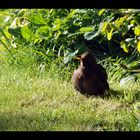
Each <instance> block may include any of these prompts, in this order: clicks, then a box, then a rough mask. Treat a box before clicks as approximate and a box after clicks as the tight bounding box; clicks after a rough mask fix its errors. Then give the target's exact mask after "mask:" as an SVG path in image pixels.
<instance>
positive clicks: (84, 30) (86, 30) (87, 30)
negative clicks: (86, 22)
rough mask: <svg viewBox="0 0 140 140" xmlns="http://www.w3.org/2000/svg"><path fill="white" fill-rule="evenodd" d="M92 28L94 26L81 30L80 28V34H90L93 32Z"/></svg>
mask: <svg viewBox="0 0 140 140" xmlns="http://www.w3.org/2000/svg"><path fill="white" fill-rule="evenodd" d="M94 28H95V26H94V27H82V28H80V32H82V33H86V32H91V31H93V29H94Z"/></svg>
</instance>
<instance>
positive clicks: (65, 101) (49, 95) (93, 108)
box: [0, 65, 140, 131]
mask: <svg viewBox="0 0 140 140" xmlns="http://www.w3.org/2000/svg"><path fill="white" fill-rule="evenodd" d="M61 71H62V70H59V69H57V67H56V66H55V65H52V67H49V68H48V67H42V68H41V69H40V67H39V66H34V67H31V66H29V67H23V66H21V67H19V66H7V67H6V66H3V65H1V66H0V130H1V131H5V130H12V131H21V130H22V131H28V130H32V131H42V130H43V131H47V130H49V131H62V130H64V131H138V130H140V127H139V125H140V124H139V121H140V120H139V117H140V111H139V110H138V109H137V108H136V107H137V105H138V104H139V103H140V102H139V99H140V88H139V83H138V82H136V83H134V84H131V83H130V84H129V85H127V86H126V87H120V85H119V82H117V81H114V80H112V79H111V77H109V83H110V88H111V90H110V94H109V95H108V96H107V97H105V98H101V97H86V96H83V95H81V94H80V93H78V92H76V91H75V90H74V89H73V85H72V83H71V80H64V79H63V78H61V76H63V77H69V76H70V74H71V73H72V70H71V71H70V70H67V72H65V75H63V74H62V73H61ZM109 75H111V74H109ZM66 79H67V78H66Z"/></svg>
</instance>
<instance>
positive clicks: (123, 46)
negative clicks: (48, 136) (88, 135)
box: [0, 9, 140, 131]
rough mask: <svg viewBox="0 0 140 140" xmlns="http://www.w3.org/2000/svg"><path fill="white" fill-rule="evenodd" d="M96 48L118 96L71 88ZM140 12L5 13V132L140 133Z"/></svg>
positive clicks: (0, 60)
mask: <svg viewBox="0 0 140 140" xmlns="http://www.w3.org/2000/svg"><path fill="white" fill-rule="evenodd" d="M87 49H91V50H93V52H94V54H95V56H96V58H97V62H98V63H100V64H102V65H103V66H104V67H105V68H106V70H107V73H108V76H109V80H108V82H109V84H110V94H109V96H107V97H105V98H104V99H103V98H100V97H89V98H87V97H85V96H83V95H81V94H79V93H77V92H76V91H75V90H74V89H73V86H72V83H71V75H72V73H73V70H74V69H76V68H77V67H78V64H79V62H77V61H76V60H74V59H73V58H74V57H75V56H76V55H78V54H82V53H83V52H85V51H86V50H87ZM139 87H140V10H139V9H117V10H116V9H0V130H12V131H20V130H23V131H24V130H25V131H26V130H38V131H39V130H57V131H59V130H60V131H61V130H66V131H69V130H72V131H73V130H77V131H81V130H83V131H89V130H92V131H139V130H140V88H139Z"/></svg>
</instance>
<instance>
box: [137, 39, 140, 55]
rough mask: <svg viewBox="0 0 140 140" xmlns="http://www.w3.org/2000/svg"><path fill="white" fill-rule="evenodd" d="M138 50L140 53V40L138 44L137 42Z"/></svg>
mask: <svg viewBox="0 0 140 140" xmlns="http://www.w3.org/2000/svg"><path fill="white" fill-rule="evenodd" d="M137 50H138V52H139V53H140V40H138V42H137Z"/></svg>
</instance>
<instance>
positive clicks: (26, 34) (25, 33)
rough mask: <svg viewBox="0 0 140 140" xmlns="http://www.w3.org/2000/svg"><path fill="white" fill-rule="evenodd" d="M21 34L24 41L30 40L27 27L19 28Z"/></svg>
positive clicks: (29, 32)
mask: <svg viewBox="0 0 140 140" xmlns="http://www.w3.org/2000/svg"><path fill="white" fill-rule="evenodd" d="M21 34H22V36H23V38H24V39H26V40H30V38H31V31H30V29H29V28H28V26H24V27H23V28H21Z"/></svg>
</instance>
